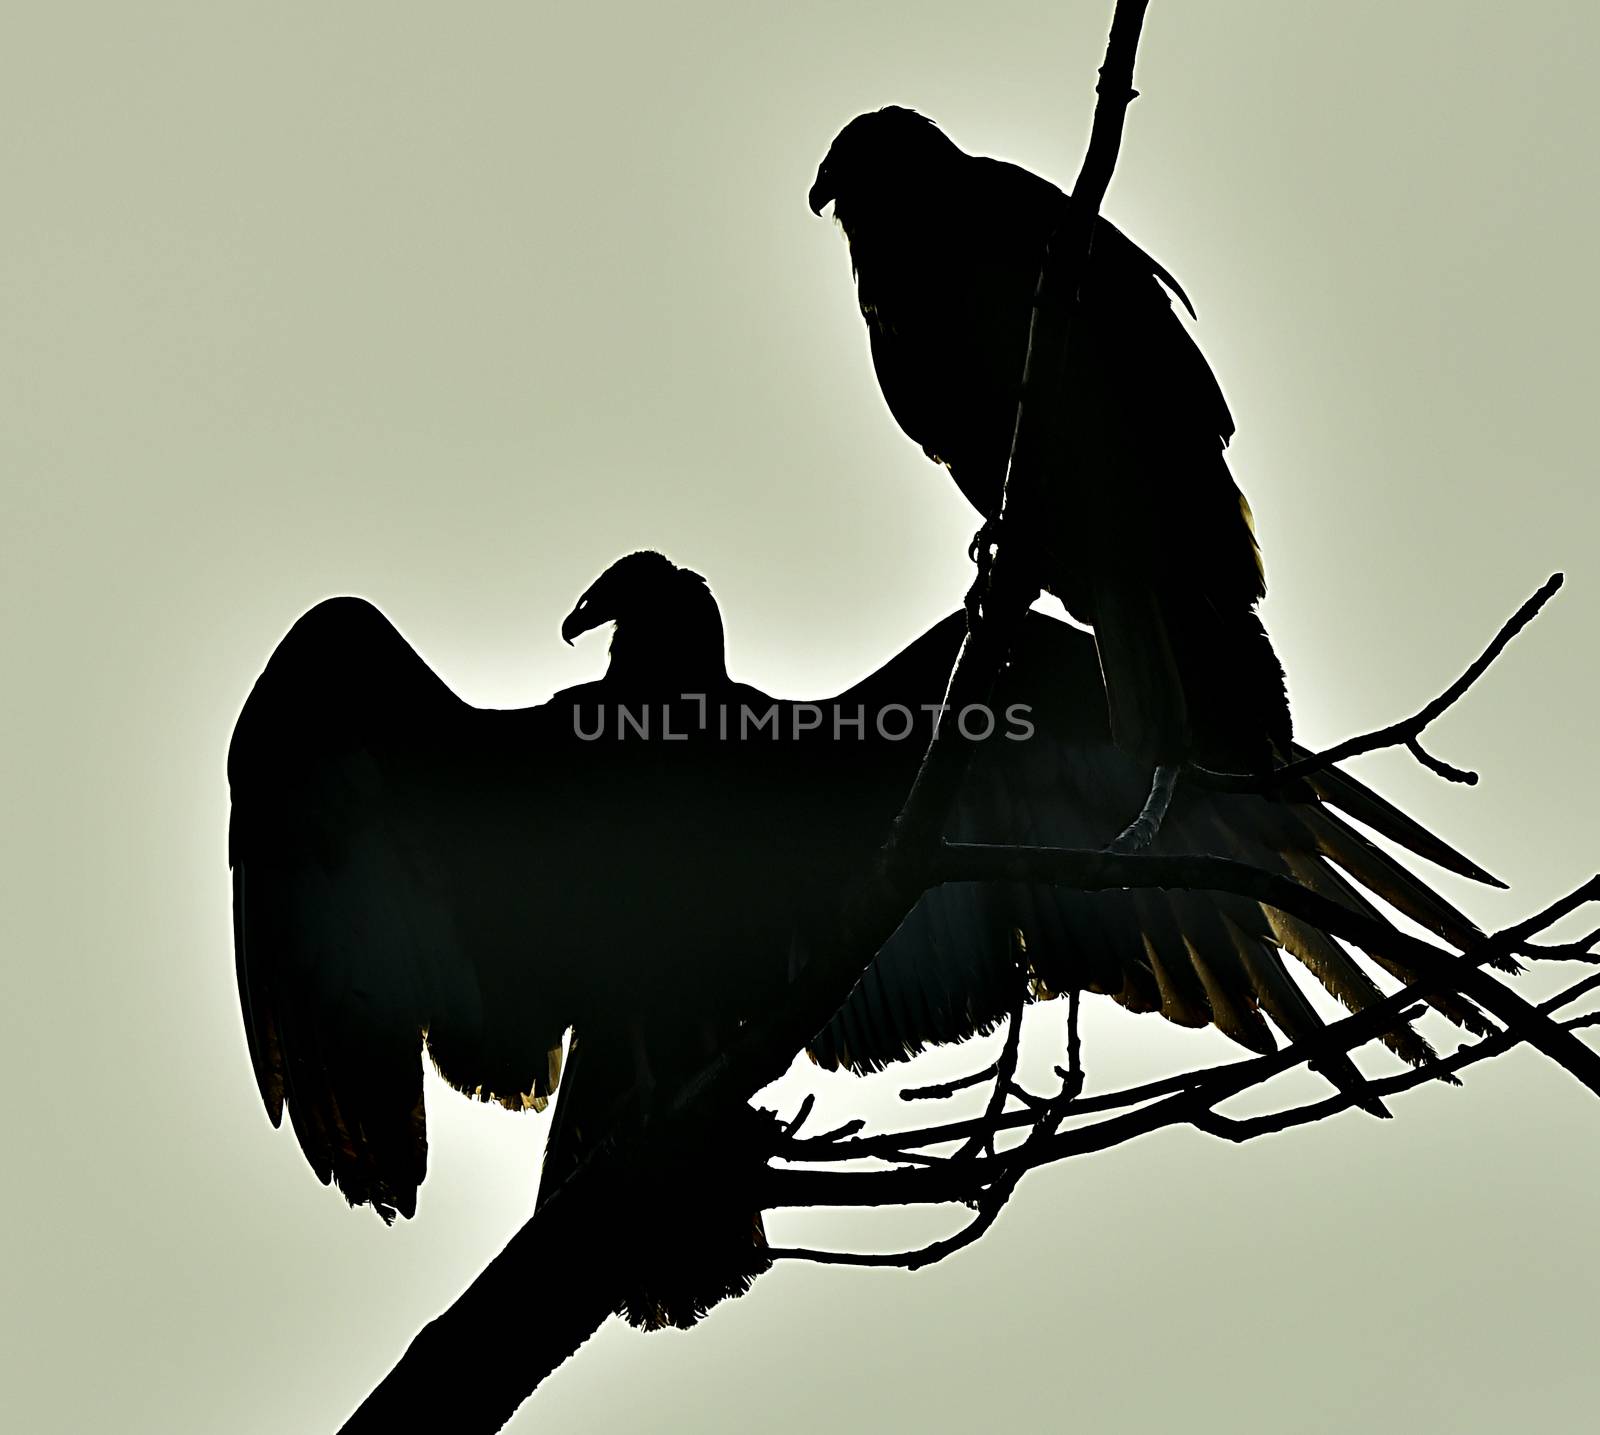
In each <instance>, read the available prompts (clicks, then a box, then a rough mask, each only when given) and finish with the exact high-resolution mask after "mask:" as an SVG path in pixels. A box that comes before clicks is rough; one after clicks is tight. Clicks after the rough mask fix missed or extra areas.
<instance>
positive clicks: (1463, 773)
mask: <svg viewBox="0 0 1600 1435" xmlns="http://www.w3.org/2000/svg"><path fill="white" fill-rule="evenodd" d="M1564 581H1565V579H1564V577H1563V575H1562V574H1560V573H1552V574H1551V575H1550V576H1549V577H1548V578H1546V579H1545V581H1544V583H1543V584H1542V585H1541V586H1540V588H1539V590H1538V592H1536V593H1535V594H1534V595H1533V596H1532V597H1531V598H1529V599H1528V601H1527V602H1525V603H1524V604H1523V605H1522V606H1521V607H1520V608H1518V609H1517V611H1516V612H1515V613H1513V614H1512V615H1511V616H1510V617H1509V618H1507V619H1506V621H1505V622H1504V623H1503V624H1502V625H1501V627H1500V631H1499V632H1498V633H1496V634H1495V635H1494V638H1493V639H1492V640H1491V641H1490V643H1489V646H1488V647H1487V648H1485V649H1484V650H1483V652H1481V653H1480V654H1479V655H1478V656H1477V658H1476V659H1475V660H1474V661H1473V663H1472V665H1471V666H1470V667H1469V668H1468V669H1467V670H1466V671H1465V672H1464V673H1462V675H1461V676H1460V677H1459V678H1457V679H1456V680H1455V682H1453V683H1451V684H1450V686H1449V687H1447V688H1446V689H1445V690H1444V691H1443V692H1442V693H1440V694H1439V696H1438V697H1436V698H1434V699H1433V701H1432V702H1430V703H1428V704H1426V705H1425V706H1424V707H1422V708H1421V709H1419V710H1418V711H1417V712H1415V713H1413V714H1412V715H1411V716H1410V717H1408V718H1404V719H1402V720H1401V721H1400V722H1395V723H1390V724H1389V725H1388V726H1387V727H1381V728H1378V729H1376V730H1375V731H1373V732H1369V733H1363V734H1361V735H1360V736H1358V737H1352V738H1346V739H1345V741H1343V742H1340V743H1335V744H1334V745H1333V746H1332V747H1330V748H1325V749H1324V750H1323V751H1321V752H1313V753H1308V754H1307V755H1306V756H1305V757H1302V758H1299V759H1298V760H1297V761H1295V762H1291V763H1288V764H1286V765H1285V766H1283V767H1280V768H1276V769H1275V770H1273V771H1272V772H1270V773H1267V774H1265V775H1262V776H1255V775H1252V774H1250V773H1240V772H1215V771H1213V770H1212V769H1210V768H1205V767H1191V768H1189V769H1188V771H1189V772H1191V773H1192V774H1193V775H1194V776H1195V777H1196V778H1198V779H1199V780H1200V781H1201V782H1203V783H1204V784H1205V785H1206V786H1207V787H1214V788H1218V789H1220V790H1222V791H1226V792H1270V791H1272V790H1274V789H1278V788H1282V787H1284V786H1286V785H1288V784H1289V783H1292V782H1297V781H1299V780H1300V779H1301V778H1306V777H1313V776H1315V775H1316V774H1317V773H1319V772H1325V771H1327V769H1328V768H1330V767H1333V766H1334V765H1335V764H1337V763H1341V762H1343V761H1344V760H1345V759H1346V758H1350V757H1357V756H1359V755H1360V754H1362V753H1367V752H1376V751H1378V749H1380V748H1385V747H1400V746H1404V747H1406V748H1408V749H1409V750H1410V752H1411V755H1412V756H1413V757H1415V758H1416V759H1417V760H1418V761H1419V762H1421V763H1422V764H1423V765H1424V766H1425V767H1427V768H1429V769H1430V770H1432V771H1433V772H1436V773H1438V774H1439V776H1441V777H1445V778H1448V779H1449V780H1450V781H1451V782H1465V783H1475V782H1476V781H1477V780H1478V774H1477V773H1475V772H1469V771H1468V770H1466V769H1465V768H1459V767H1452V766H1451V765H1450V764H1449V763H1447V762H1443V761H1441V760H1440V759H1439V758H1436V757H1434V756H1433V755H1432V754H1431V753H1429V752H1427V751H1426V750H1425V749H1424V748H1423V746H1422V744H1421V741H1420V738H1421V736H1422V733H1423V730H1424V729H1425V728H1426V727H1427V726H1428V724H1429V723H1431V722H1432V721H1433V720H1434V719H1435V718H1436V717H1438V716H1439V715H1440V714H1441V713H1443V712H1444V711H1446V710H1447V709H1448V708H1451V707H1453V706H1454V705H1455V704H1456V703H1457V702H1459V701H1460V699H1461V698H1462V697H1463V696H1464V695H1465V693H1466V691H1467V689H1468V688H1470V687H1471V686H1472V685H1473V684H1474V683H1475V682H1477V681H1478V679H1479V678H1481V677H1482V676H1483V675H1484V674H1485V673H1486V672H1488V670H1489V666H1490V664H1492V663H1493V662H1494V660H1495V659H1496V658H1498V657H1499V656H1500V654H1501V653H1502V652H1504V651H1505V648H1506V645H1507V644H1508V643H1509V642H1510V641H1511V640H1512V639H1513V638H1514V637H1516V636H1517V634H1518V633H1520V632H1521V631H1522V630H1523V629H1524V628H1526V627H1527V626H1528V624H1529V623H1531V622H1532V621H1533V620H1534V618H1535V617H1537V616H1538V613H1539V610H1540V609H1541V608H1543V607H1544V605H1545V604H1546V603H1548V602H1549V601H1550V599H1551V598H1553V597H1554V596H1555V595H1556V593H1557V592H1558V591H1559V589H1560V587H1561V585H1562V583H1563V582H1564Z"/></svg>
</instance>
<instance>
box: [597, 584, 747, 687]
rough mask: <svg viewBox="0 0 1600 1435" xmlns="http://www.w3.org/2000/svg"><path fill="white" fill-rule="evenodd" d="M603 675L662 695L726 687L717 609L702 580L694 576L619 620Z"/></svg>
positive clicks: (720, 616) (726, 675)
mask: <svg viewBox="0 0 1600 1435" xmlns="http://www.w3.org/2000/svg"><path fill="white" fill-rule="evenodd" d="M605 680H606V682H607V683H611V684H615V685H617V686H619V687H625V688H627V689H629V690H630V691H633V692H647V693H649V694H651V695H652V696H660V697H663V698H676V697H679V696H680V695H682V694H684V693H705V692H712V691H714V690H716V689H718V688H723V687H726V686H727V685H728V667H727V659H726V655H725V649H724V644H723V636H722V614H721V612H720V611H719V610H718V608H717V600H716V599H715V598H713V597H712V596H711V592H710V590H709V589H708V588H707V587H706V586H705V584H704V583H702V582H700V581H699V580H698V579H696V580H695V581H694V583H693V584H684V585H683V586H682V587H681V589H680V590H679V591H678V592H677V593H674V594H673V595H672V596H671V597H670V598H666V599H664V600H663V601H662V602H661V603H659V604H658V605H657V606H656V607H655V608H653V609H651V610H650V611H648V612H640V613H633V614H630V615H629V616H628V617H627V618H626V619H625V620H624V619H619V620H618V622H617V626H616V631H615V632H614V633H613V634H612V637H611V663H610V665H609V666H608V667H607V669H606V677H605Z"/></svg>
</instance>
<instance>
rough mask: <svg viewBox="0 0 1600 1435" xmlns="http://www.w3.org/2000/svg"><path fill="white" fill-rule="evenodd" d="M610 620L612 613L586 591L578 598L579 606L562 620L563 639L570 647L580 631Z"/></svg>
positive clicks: (582, 631)
mask: <svg viewBox="0 0 1600 1435" xmlns="http://www.w3.org/2000/svg"><path fill="white" fill-rule="evenodd" d="M610 621H611V615H610V614H609V613H607V612H606V611H605V610H604V609H603V608H602V607H601V606H600V604H598V603H596V602H594V601H593V600H592V599H591V598H590V597H589V595H588V594H587V593H585V594H584V595H583V597H581V598H580V599H578V606H577V607H576V608H574V609H573V610H572V611H571V612H570V613H568V614H567V616H566V617H565V618H563V619H562V620H561V638H562V641H563V642H565V643H566V644H567V645H568V646H569V647H570V646H571V645H572V640H573V639H574V638H576V637H577V636H578V635H579V634H580V633H587V632H589V631H590V629H592V628H598V627H599V626H600V625H601V624H602V623H609V622H610Z"/></svg>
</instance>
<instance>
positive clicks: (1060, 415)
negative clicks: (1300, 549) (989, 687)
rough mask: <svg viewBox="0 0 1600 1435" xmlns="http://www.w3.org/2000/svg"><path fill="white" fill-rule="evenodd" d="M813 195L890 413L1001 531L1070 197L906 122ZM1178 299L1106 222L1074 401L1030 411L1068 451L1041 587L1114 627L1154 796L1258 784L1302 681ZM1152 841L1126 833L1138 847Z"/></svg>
mask: <svg viewBox="0 0 1600 1435" xmlns="http://www.w3.org/2000/svg"><path fill="white" fill-rule="evenodd" d="M809 198H810V205H811V208H812V210H813V211H814V212H816V213H818V214H820V213H821V212H822V210H823V208H824V207H825V206H826V205H827V204H828V203H830V202H831V203H832V204H833V213H834V218H835V219H836V220H837V221H838V223H839V226H840V228H841V229H842V230H843V231H844V234H845V237H846V239H847V240H848V242H849V248H850V260H851V264H852V266H853V268H854V271H855V277H856V285H857V291H858V297H859V300H860V306H861V313H862V317H863V318H864V319H865V320H866V324H867V330H868V334H869V336H870V339H871V346H872V359H873V365H874V367H875V369H876V371H877V376H878V382H879V385H880V386H881V388H882V390H883V396H884V398H885V400H887V402H888V405H889V410H890V412H891V413H892V414H893V415H894V418H895V420H896V422H898V423H899V425H900V427H901V428H902V429H904V430H905V432H906V434H907V435H908V436H909V437H910V438H912V439H913V440H915V441H916V442H917V443H918V444H920V445H921V446H922V448H923V450H924V451H925V452H926V453H927V455H928V456H929V457H930V458H932V459H933V460H934V461H935V462H937V463H941V464H943V465H944V466H946V467H947V468H948V469H949V470H950V474H951V476H952V477H953V478H954V479H955V481H956V483H957V485H958V486H959V487H960V489H961V492H962V493H963V494H964V495H965V496H966V497H967V499H968V500H969V501H970V502H971V503H972V505H973V506H974V507H975V508H976V509H978V511H979V512H980V513H981V514H983V516H984V518H985V519H986V520H993V519H994V518H996V516H997V515H998V513H999V510H1000V501H1001V493H1002V488H1003V485H1004V480H1005V474H1006V465H1007V458H1008V455H1009V453H1010V448H1011V439H1012V431H1013V428H1014V425H1015V420H1016V413H1017V398H1018V391H1019V388H1020V385H1021V377H1022V367H1023V358H1024V355H1025V353H1026V352H1027V346H1028V328H1029V316H1030V313H1031V309H1032V303H1033V297H1034V289H1035V284H1036V282H1037V280H1038V277H1039V270H1040V265H1041V261H1042V260H1043V258H1044V253H1045V245H1046V243H1047V241H1048V240H1049V239H1050V237H1051V235H1052V233H1054V231H1055V230H1056V229H1057V227H1058V226H1059V225H1060V224H1061V223H1062V220H1063V217H1064V216H1065V215H1066V214H1067V213H1068V211H1069V209H1070V205H1071V199H1070V198H1069V196H1067V195H1066V194H1064V193H1063V192H1062V191H1061V190H1059V189H1057V188H1056V187H1055V186H1054V185H1053V184H1051V183H1049V181H1047V180H1044V179H1041V178H1039V177H1038V176H1037V175H1034V174H1031V173H1029V172H1028V171H1027V170H1025V169H1020V168H1018V167H1017V166H1016V165H1013V164H1007V163H1004V162H1002V161H999V160H994V159H985V158H980V157H977V156H974V155H969V154H966V153H964V152H963V151H962V150H960V149H958V148H957V147H956V146H955V145H954V144H953V143H952V142H951V141H950V140H949V139H948V138H947V137H946V136H945V135H944V134H943V133H942V132H941V131H940V130H939V129H938V127H937V126H936V125H934V124H933V122H932V121H931V120H928V119H926V118H924V117H923V116H922V115H919V114H917V113H916V112H915V111H912V110H908V109H901V108H898V107H895V106H890V107H888V108H886V109H882V110H877V111H874V112H871V113H868V114H864V115H859V116H857V117H856V118H855V119H854V120H852V121H851V122H850V123H849V124H848V125H846V126H845V128H844V129H843V130H842V131H840V133H839V135H838V136H837V138H836V139H835V140H834V141H833V145H832V147H831V148H830V149H829V150H828V153H827V156H826V157H825V158H824V159H823V161H822V164H821V167H820V168H819V169H818V171H817V176H816V180H815V182H814V183H813V185H812V187H811V192H810V196H809ZM1169 292H1170V293H1171V294H1176V295H1177V296H1178V298H1179V299H1180V300H1182V302H1183V303H1184V306H1185V307H1186V308H1187V307H1189V302H1188V299H1187V298H1186V297H1185V296H1184V294H1183V291H1182V290H1181V289H1180V288H1179V287H1178V285H1177V282H1176V281H1175V280H1174V279H1173V278H1172V276H1171V275H1170V274H1168V273H1167V271H1166V270H1165V269H1163V268H1162V267H1161V265H1159V264H1158V263H1156V261H1155V260H1154V259H1152V258H1151V257H1150V256H1149V255H1148V254H1145V253H1144V252H1143V251H1142V250H1141V249H1139V247H1138V246H1137V245H1135V244H1134V243H1133V242H1132V241H1131V240H1129V239H1128V238H1127V237H1126V236H1124V235H1123V234H1121V233H1120V232H1119V231H1118V230H1117V229H1115V228H1114V227H1113V226H1112V225H1111V224H1109V223H1108V222H1106V221H1105V220H1099V221H1098V222H1097V224H1096V226H1095V229H1094V232H1093V244H1092V248H1091V251H1090V255H1089V259H1088V263H1087V267H1086V268H1085V270H1084V272H1083V274H1082V279H1081V284H1080V287H1079V290H1078V295H1077V302H1076V304H1075V306H1074V308H1073V310H1072V315H1071V319H1072V328H1071V335H1070V340H1069V342H1068V344H1067V349H1066V355H1065V359H1064V362H1063V364H1062V366H1061V368H1060V370H1059V372H1058V373H1057V375H1056V379H1055V382H1056V383H1057V384H1058V388H1057V395H1058V397H1057V398H1056V400H1055V402H1054V403H1053V404H1052V405H1051V406H1050V407H1048V408H1047V409H1046V410H1042V411H1041V412H1040V413H1038V414H1035V415H1033V416H1032V419H1033V422H1035V423H1036V424H1038V425H1040V426H1041V428H1042V430H1043V431H1044V432H1046V433H1047V435H1048V439H1047V444H1046V447H1045V450H1044V453H1045V455H1046V457H1045V462H1046V464H1047V468H1046V480H1045V483H1044V485H1043V488H1044V491H1043V493H1042V494H1041V495H1040V502H1041V511H1040V513H1039V515H1038V521H1037V522H1036V523H1035V522H1030V524H1029V527H1028V531H1027V533H1026V535H1022V536H1021V537H1022V538H1025V539H1026V541H1027V542H1028V543H1029V544H1031V545H1033V546H1034V547H1035V548H1036V549H1037V550H1038V561H1039V563H1040V565H1041V566H1040V573H1039V576H1040V578H1041V580H1042V581H1043V582H1044V583H1045V585H1046V586H1047V587H1048V588H1049V590H1050V591H1051V592H1052V593H1054V594H1055V595H1056V596H1057V597H1059V598H1060V599H1061V600H1062V602H1063V603H1065V605H1066V607H1067V609H1068V611H1069V612H1071V613H1072V614H1073V615H1074V616H1075V617H1076V618H1078V619H1079V620H1080V621H1082V622H1084V623H1087V624H1090V625H1091V626H1092V627H1093V628H1094V631H1095V636H1096V640H1097V643H1098V646H1099V658H1100V666H1101V669H1102V671H1103V674H1104V680H1105V686H1106V689H1107V693H1108V702H1109V709H1110V721H1111V730H1112V733H1113V734H1114V736H1115V738H1116V740H1117V743H1118V745H1119V746H1121V747H1122V748H1123V749H1124V750H1125V751H1127V752H1129V753H1130V754H1132V755H1133V756H1135V757H1137V758H1138V759H1139V760H1140V761H1141V762H1142V763H1144V764H1145V765H1146V767H1147V769H1149V768H1158V769H1165V773H1164V775H1162V776H1160V777H1158V781H1157V784H1156V787H1155V788H1153V789H1152V797H1153V798H1154V796H1155V793H1156V791H1158V790H1160V789H1161V788H1162V787H1164V785H1165V784H1166V783H1167V782H1170V780H1171V778H1172V775H1173V771H1174V769H1175V767H1176V766H1177V765H1179V764H1181V763H1182V762H1184V761H1187V760H1193V761H1195V762H1198V763H1200V764H1201V765H1203V766H1207V767H1211V768H1220V769H1224V770H1227V771H1232V772H1260V771H1264V770H1266V769H1267V768H1268V767H1269V766H1270V765H1271V763H1272V760H1273V757H1274V754H1275V753H1281V752H1283V751H1285V750H1287V748H1288V746H1289V740H1290V721H1289V706H1288V700H1287V698H1286V696H1285V692H1284V680H1283V670H1282V668H1281V667H1280V666H1279V663H1278V660H1277V657H1276V655H1275V654H1274V653H1273V650H1272V644H1271V642H1270V641H1269V640H1268V638H1267V634H1266V630H1265V629H1264V628H1263V627H1262V625H1261V621H1260V619H1259V618H1258V617H1257V616H1256V612H1255V606H1256V603H1257V602H1258V600H1259V599H1260V598H1261V597H1262V596H1263V593H1264V592H1265V580H1264V577H1263V570H1262V566H1261V555H1260V551H1259V549H1258V548H1257V546H1256V539H1255V533H1254V530H1253V526H1252V522H1251V517H1250V508H1249V505H1248V504H1247V503H1246V502H1245V499H1244V496H1243V495H1242V494H1241V493H1240V492H1239V489H1238V488H1237V487H1236V486H1235V484H1234V482H1233V479H1232V477H1231V475H1230V474H1229V472H1228V466H1227V463H1226V461H1225V459H1224V457H1223V449H1224V447H1225V445H1226V444H1227V442H1228V439H1229V438H1230V437H1231V435H1232V433H1233V419H1232V417H1231V415H1230V414H1229V412H1228V406H1227V403H1226V402H1225V401H1224V399H1223V396H1222V391H1221V389H1220V388H1219V387H1218V385H1217V381H1216V379H1215V378H1214V377H1213V375H1212V373H1211V370H1210V368H1209V366H1208V365H1207V364H1206V361H1205V359H1204V357H1202V355H1201V353H1200V351H1199V349H1198V348H1197V347H1196V346H1195V344H1194V342H1193V340H1191V338H1190V337H1189V334H1188V332H1187V331H1186V330H1185V328H1184V326H1183V324H1182V323H1181V322H1180V320H1179V319H1178V317H1177V315H1176V314H1175V313H1174V311H1173V308H1172V304H1171V302H1170V300H1169V297H1168V295H1169ZM1191 313H1192V310H1191ZM1042 357H1043V358H1044V359H1045V362H1046V365H1047V371H1049V370H1048V365H1049V364H1050V363H1051V362H1052V356H1049V355H1045V356H1042ZM1019 541H1021V540H1020V538H1019ZM1135 806H1136V807H1137V802H1135ZM1107 815H1108V816H1113V817H1114V814H1107ZM1156 825H1157V826H1158V825H1159V818H1157V820H1156ZM1113 830H1114V829H1113ZM1148 835H1150V828H1149V826H1148V825H1147V824H1144V825H1140V826H1139V827H1138V828H1137V829H1133V828H1130V829H1129V831H1128V832H1126V833H1124V837H1125V838H1127V839H1128V842H1127V843H1126V844H1125V845H1128V846H1138V845H1140V843H1141V842H1142V841H1143V840H1146V839H1147V838H1148Z"/></svg>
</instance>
